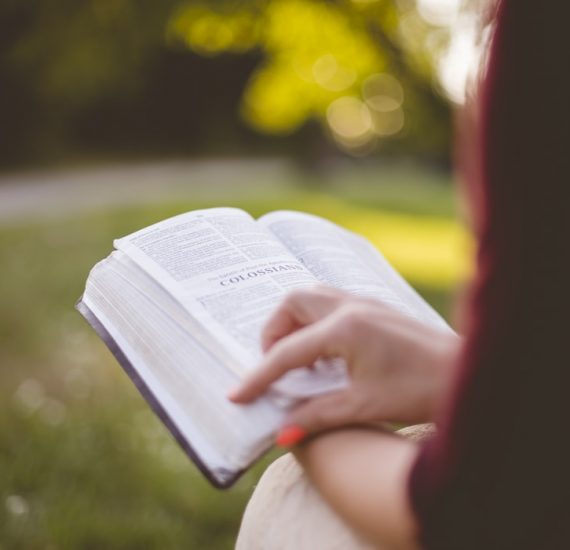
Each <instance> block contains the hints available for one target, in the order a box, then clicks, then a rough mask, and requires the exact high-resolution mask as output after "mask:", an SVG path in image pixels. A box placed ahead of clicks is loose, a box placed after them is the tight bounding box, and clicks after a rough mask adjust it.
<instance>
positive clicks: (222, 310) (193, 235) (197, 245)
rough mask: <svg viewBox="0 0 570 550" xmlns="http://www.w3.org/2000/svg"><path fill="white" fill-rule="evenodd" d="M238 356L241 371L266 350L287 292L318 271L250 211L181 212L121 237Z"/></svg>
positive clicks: (117, 243) (118, 245) (236, 364)
mask: <svg viewBox="0 0 570 550" xmlns="http://www.w3.org/2000/svg"><path fill="white" fill-rule="evenodd" d="M115 248H117V249H118V250H121V251H123V252H124V253H125V254H126V255H127V256H129V257H130V258H131V259H132V260H133V261H134V262H136V263H137V264H138V265H139V266H140V267H141V268H142V269H143V270H144V271H146V272H147V273H149V274H150V275H151V276H152V277H153V278H154V279H155V280H156V281H157V282H158V283H159V284H160V285H162V286H163V287H164V288H165V289H166V290H168V291H169V292H170V293H171V294H172V295H173V296H175V297H176V299H177V300H178V301H179V302H180V303H181V304H182V305H183V306H184V308H185V309H186V310H187V311H188V312H189V313H190V314H191V315H192V316H193V317H194V318H196V319H197V320H198V321H199V322H200V323H201V324H202V325H203V326H204V327H205V328H206V329H207V330H208V332H210V333H211V334H212V335H213V337H214V338H215V339H217V340H218V341H219V344H220V345H221V346H222V347H224V348H225V349H226V350H227V352H228V353H229V354H230V355H232V356H233V357H234V358H235V361H233V362H232V365H229V367H230V368H232V369H233V370H234V372H235V373H236V374H238V375H239V376H243V375H244V374H245V372H246V371H247V370H249V369H251V368H252V367H254V366H255V365H256V363H257V362H258V361H259V359H260V357H261V349H260V333H261V329H262V327H263V325H264V323H265V321H266V320H267V318H268V316H269V315H270V313H271V312H272V311H273V310H274V309H275V307H276V306H277V305H278V304H279V303H280V302H281V300H282V298H283V296H284V294H285V293H286V292H287V291H288V290H290V289H292V288H296V287H300V286H307V285H313V284H315V283H316V279H315V277H314V275H313V274H312V273H311V272H310V271H309V270H308V269H306V267H305V266H304V265H303V264H302V263H301V262H300V261H299V260H298V259H297V258H295V257H294V256H293V255H292V254H291V252H289V250H287V249H286V248H285V247H284V246H283V244H282V243H280V242H279V241H278V240H277V239H275V237H274V236H273V235H272V234H271V233H270V232H269V231H267V230H266V229H265V228H264V227H263V226H261V225H259V224H257V223H256V222H255V220H254V219H253V218H252V217H251V216H250V215H249V214H247V213H246V212H243V211H242V210H238V209H234V208H214V209H209V210H199V211H195V212H189V213H187V214H182V215H180V216H176V217H174V218H170V219H168V220H165V221H163V222H160V223H157V224H155V225H152V226H150V227H147V228H145V229H142V230H141V231H137V232H136V233H133V234H132V235H129V236H127V237H124V238H122V239H118V240H117V241H115Z"/></svg>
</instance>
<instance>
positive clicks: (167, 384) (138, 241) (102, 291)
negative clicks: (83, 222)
mask: <svg viewBox="0 0 570 550" xmlns="http://www.w3.org/2000/svg"><path fill="white" fill-rule="evenodd" d="M114 246H115V249H116V250H115V251H113V252H112V253H111V255H110V256H108V257H107V258H106V259H104V260H103V261H101V262H100V263H98V264H97V265H96V266H95V267H94V268H93V269H92V271H91V273H90V275H89V278H88V280H87V285H86V289H85V292H84V294H83V296H82V298H81V300H80V301H79V302H78V305H77V307H78V309H79V311H80V312H81V313H82V314H83V316H84V317H85V318H86V319H87V320H88V321H89V323H90V324H91V325H92V326H93V328H94V329H95V330H96V331H97V333H98V334H99V336H100V337H101V338H102V339H103V340H104V341H105V343H106V344H107V345H108V347H109V348H110V349H111V351H112V352H113V353H114V354H115V356H116V358H117V359H118V361H119V362H120V363H121V365H122V366H123V368H124V369H125V370H126V371H127V373H128V374H129V376H130V377H131V378H132V380H133V381H134V383H135V384H136V386H137V387H138V389H139V390H140V392H141V393H142V394H143V395H144V397H145V398H146V399H147V400H148V402H149V403H150V405H151V406H152V407H153V409H154V410H155V412H156V413H157V414H158V415H159V416H160V418H161V419H162V420H163V422H164V423H165V424H166V426H167V427H168V428H169V429H170V430H171V432H172V433H173V434H174V436H175V437H176V439H177V440H178V442H179V443H180V445H181V446H182V447H183V449H184V450H185V451H186V452H187V454H188V455H189V456H190V457H191V458H192V460H193V461H194V462H195V463H196V464H197V466H198V467H199V468H200V470H201V471H202V472H203V473H204V474H205V475H206V476H207V478H208V479H209V480H210V481H211V482H212V483H213V484H214V485H215V486H217V487H221V488H223V487H229V486H230V485H231V484H232V483H233V482H234V481H235V480H236V479H237V478H238V477H239V475H240V474H241V473H242V472H243V471H245V470H246V469H247V468H248V467H249V466H250V465H251V464H252V463H253V462H254V461H255V460H256V459H257V458H259V457H260V456H261V455H262V454H263V453H264V452H265V451H267V450H268V449H269V448H270V447H271V445H272V441H273V438H274V436H275V434H276V432H277V431H278V429H279V427H280V425H281V422H282V420H283V418H284V415H285V413H286V410H287V408H288V407H290V406H292V405H293V404H294V403H295V402H298V401H299V400H301V399H305V398H307V397H309V396H312V395H316V394H320V393H324V392H329V391H334V390H335V389H340V388H342V387H343V386H344V385H345V384H346V383H347V378H346V369H345V366H344V364H343V363H342V362H341V361H339V360H337V361H326V362H325V361H320V362H318V364H317V365H315V366H313V368H311V369H299V370H297V371H295V372H291V373H289V374H288V375H287V376H286V377H284V379H282V380H281V381H280V382H278V383H277V384H275V385H274V386H273V388H272V390H271V391H270V392H269V393H268V394H267V395H266V396H264V397H261V398H260V399H258V400H257V401H255V402H254V403H253V404H251V405H246V406H244V405H235V404H233V403H231V402H230V401H229V400H228V399H227V398H226V395H227V393H228V392H229V390H230V389H232V388H233V387H234V386H236V385H237V384H238V382H239V381H240V379H242V378H243V377H244V375H246V374H247V373H248V371H250V369H252V368H255V366H256V365H257V364H258V362H259V360H260V358H261V350H260V332H261V329H262V327H263V325H264V323H265V321H266V320H267V318H268V316H269V315H270V314H271V312H272V311H273V310H274V309H275V307H276V306H277V305H278V304H279V303H280V302H281V300H282V299H283V296H284V295H285V294H286V293H287V292H288V291H290V290H292V289H295V288H302V287H310V286H314V285H315V284H318V283H325V284H328V285H332V286H334V287H337V288H341V289H344V290H346V291H348V292H352V293H354V294H357V295H360V296H367V297H371V298H375V299H378V300H381V301H383V302H384V303H386V304H388V305H390V306H391V307H394V308H396V309H398V310H400V311H402V312H403V313H405V314H408V315H410V316H412V317H415V318H417V319H419V320H421V321H424V322H426V323H430V324H434V325H436V326H440V327H441V328H443V329H444V330H450V329H449V327H448V326H447V324H446V323H445V321H444V320H443V319H442V318H441V317H440V316H439V315H438V314H437V313H436V312H435V311H434V310H433V309H432V308H431V307H430V306H429V305H428V304H427V303H426V302H425V301H424V300H423V299H422V298H421V297H420V296H419V295H418V294H417V293H416V292H415V291H414V290H413V289H412V288H411V287H410V286H409V285H408V283H406V282H405V281H404V279H403V278H402V277H401V276H400V275H399V274H398V273H397V272H396V271H395V270H394V269H393V268H392V267H391V266H390V264H389V263H388V262H387V261H386V260H385V259H384V257H383V256H382V255H381V254H380V253H379V252H378V251H377V250H376V249H375V248H374V247H373V246H372V245H371V244H370V243H369V242H368V241H366V240H365V239H363V238H362V237H359V236H358V235H356V234H354V233H352V232H350V231H347V230H345V229H343V228H341V227H339V226H338V225H335V224H333V223H331V222H329V221H327V220H324V219H322V218H319V217H317V216H313V215H309V214H303V213H300V212H288V211H282V212H272V213H270V214H267V215H265V216H263V217H262V218H260V219H258V220H254V219H253V218H252V217H251V216H250V215H249V214H248V213H246V212H244V211H242V210H239V209H234V208H213V209H209V210H198V211H194V212H188V213H186V214H182V215H180V216H176V217H174V218H170V219H167V220H165V221H162V222H160V223H157V224H155V225H152V226H150V227H147V228H145V229H142V230H140V231H137V232H136V233H133V234H132V235H128V236H126V237H123V238H121V239H118V240H116V241H115V243H114Z"/></svg>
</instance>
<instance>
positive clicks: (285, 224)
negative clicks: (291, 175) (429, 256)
mask: <svg viewBox="0 0 570 550" xmlns="http://www.w3.org/2000/svg"><path fill="white" fill-rule="evenodd" d="M259 223H260V225H262V226H263V227H265V228H267V229H268V230H269V231H271V232H272V233H273V234H274V235H275V236H276V237H277V238H278V239H279V240H280V241H281V242H282V243H283V244H284V245H285V246H286V247H287V248H288V249H289V250H290V251H291V253H292V254H294V255H295V256H296V257H297V258H298V259H299V261H300V262H301V263H302V264H303V265H304V266H305V267H306V268H307V269H308V270H309V271H311V273H313V275H314V276H315V277H316V278H317V279H318V280H319V281H320V282H322V283H325V284H328V285H331V286H334V287H337V288H340V289H343V290H346V291H348V292H350V293H352V294H356V295H358V296H363V297H369V298H374V299H377V300H380V301H382V302H383V303H385V304H387V305H388V306H390V307H392V308H394V309H396V310H398V311H401V312H402V313H404V314H406V315H409V316H411V317H414V318H416V319H418V320H420V321H423V322H426V323H429V324H433V325H436V326H439V327H441V328H445V329H449V327H448V325H447V323H446V322H445V321H444V320H443V319H442V318H441V316H440V315H439V314H438V313H437V312H435V311H434V310H433V308H432V307H431V306H430V305H429V304H427V303H426V302H425V300H424V299H423V298H421V296H419V294H417V292H416V291H415V290H414V289H413V288H412V287H411V286H410V285H409V284H408V283H407V282H406V281H405V280H404V279H403V278H402V277H401V276H400V275H399V274H398V272H397V271H396V270H395V269H394V268H393V267H392V266H391V265H390V263H389V262H388V261H387V260H386V259H385V258H384V257H383V256H382V254H380V252H379V251H378V250H376V248H374V247H373V246H372V245H371V244H370V243H369V242H368V241H367V240H366V239H364V238H363V237H360V236H359V235H356V234H355V233H353V232H351V231H348V230H346V229H344V228H342V227H340V226H338V225H336V224H334V223H332V222H330V221H328V220H325V219H323V218H320V217H318V216H314V215H311V214H304V213H301V212H291V211H279V212H272V213H271V214H267V215H265V216H263V217H262V218H260V220H259Z"/></svg>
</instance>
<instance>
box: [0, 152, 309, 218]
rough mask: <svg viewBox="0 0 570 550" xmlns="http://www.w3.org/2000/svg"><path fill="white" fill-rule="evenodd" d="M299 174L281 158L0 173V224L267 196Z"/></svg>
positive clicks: (174, 162) (291, 182)
mask: <svg viewBox="0 0 570 550" xmlns="http://www.w3.org/2000/svg"><path fill="white" fill-rule="evenodd" d="M296 178H298V174H297V176H295V170H294V166H293V165H292V164H291V163H290V162H288V161H286V160H282V159H263V160H260V159H246V160H227V159H225V160H223V159H222V160H220V159H216V160H203V161H187V160H183V161H162V162H151V163H139V164H121V165H109V166H104V167H95V168H83V169H68V170H58V171H41V172H40V171H38V172H27V173H16V174H13V175H10V174H6V175H0V224H3V225H6V224H12V223H17V222H19V221H29V220H32V219H38V218H46V217H57V216H60V215H62V214H66V213H74V212H78V211H84V210H96V209H99V208H103V207H107V206H111V205H113V206H125V205H132V204H141V203H151V202H153V201H157V200H161V201H165V200H166V201H170V200H172V201H176V200H206V199H214V200H217V199H219V200H220V203H223V202H224V199H225V200H231V199H235V198H239V197H252V196H255V197H259V198H263V197H267V196H271V195H273V194H275V193H277V192H280V191H284V190H286V189H290V188H291V187H292V185H294V182H295V180H296Z"/></svg>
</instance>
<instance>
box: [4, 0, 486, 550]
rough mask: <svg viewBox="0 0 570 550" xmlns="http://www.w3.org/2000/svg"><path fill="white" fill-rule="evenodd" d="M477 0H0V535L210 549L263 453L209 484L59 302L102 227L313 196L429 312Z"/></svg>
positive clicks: (445, 301) (237, 508) (438, 300)
mask: <svg viewBox="0 0 570 550" xmlns="http://www.w3.org/2000/svg"><path fill="white" fill-rule="evenodd" d="M483 3H484V2H483V1H482V0H481V1H480V2H478V1H476V0H470V1H465V0H397V1H396V0H394V1H388V0H352V1H351V0H337V1H320V0H264V1H262V0H258V1H256V0H251V1H239V0H227V1H222V0H219V1H217V2H215V3H214V2H205V1H202V2H200V1H191V0H189V1H186V2H185V1H183V0H163V1H161V2H150V1H149V2H136V1H135V0H89V1H87V0H86V1H83V2H71V1H69V0H52V1H51V2H49V3H46V2H39V1H34V0H30V1H28V2H21V1H18V0H4V1H3V2H2V3H1V4H0V261H1V264H0V266H1V269H0V549H1V550H4V549H8V548H9V549H12V548H25V549H28V548H29V549H34V548H42V549H44V548H50V549H56V548H82V549H83V548H160V549H164V548H214V549H217V548H231V547H232V544H233V540H234V538H235V535H236V532H237V528H238V525H239V521H240V515H241V512H242V511H243V507H244V505H245V503H246V501H247V498H248V496H249V495H250V494H251V491H252V488H253V486H254V484H255V482H256V480H257V478H258V477H259V475H260V473H261V472H262V470H263V467H264V466H265V465H266V464H267V460H266V461H265V462H264V463H263V464H261V465H259V466H258V467H257V468H256V469H255V470H254V471H252V472H250V473H248V474H247V475H246V476H245V477H244V478H243V479H242V480H241V481H240V482H239V483H238V485H237V486H236V487H235V488H234V489H232V490H231V491H230V492H228V493H220V492H217V491H215V490H213V489H211V488H210V487H209V486H208V485H207V483H206V482H205V481H204V480H203V479H202V478H201V476H200V475H199V474H198V473H197V472H196V470H195V469H194V467H193V466H192V465H191V463H190V462H189V461H188V459H187V458H186V456H185V455H184V454H183V453H182V451H180V450H179V449H178V447H177V446H176V444H175V443H174V442H173V440H172V438H171V437H170V435H169V434H168V432H167V431H166V430H165V428H164V427H163V426H162V424H160V422H159V421H157V420H156V419H155V418H154V417H153V415H152V413H151V412H150V410H149V409H148V407H147V406H146V404H145V403H144V401H143V400H142V398H141V397H140V396H139V395H138V394H137V392H136V390H135V389H134V388H133V387H132V385H131V384H130V382H129V381H128V380H127V378H126V376H125V375H124V374H123V373H122V371H121V370H120V368H119V367H118V366H117V365H116V363H115V362H114V360H113V359H112V358H111V356H110V354H109V353H108V352H107V350H106V349H105V348H104V346H103V345H102V344H101V343H100V342H99V341H98V339H97V338H96V337H95V336H94V335H93V334H92V332H91V331H90V329H89V328H88V327H87V326H86V324H85V323H84V322H83V320H82V319H81V318H80V317H79V315H78V314H77V313H76V312H75V311H74V309H73V305H74V302H75V300H76V299H77V298H78V297H79V295H80V293H81V291H82V287H83V284H84V282H85V279H86V276H87V273H88V271H89V268H90V267H91V266H92V265H93V264H94V263H95V262H96V261H97V260H99V259H101V258H102V257H104V256H105V255H107V254H108V253H109V252H110V250H111V246H112V240H113V238H115V237H118V236H121V235H124V234H126V233H129V232H131V231H133V230H135V229H137V228H140V227H143V226H145V225H148V224H150V223H152V222H155V221H158V220H160V219H162V218H165V217H167V216H170V215H174V214H177V213H180V212H184V211H186V210H190V209H194V208H201V207H208V206H220V205H235V206H239V207H242V208H245V209H247V210H248V211H250V212H251V213H252V214H254V215H256V216H257V215H260V214H262V213H264V212H267V211H269V210H274V209H279V208H293V209H301V210H305V211H309V212H314V213H316V214H319V215H323V216H326V217H328V218H330V219H332V220H334V221H336V222H338V223H341V224H343V225H344V226H346V227H348V228H350V229H353V230H355V231H357V232H359V233H361V234H363V235H364V236H366V237H367V238H369V239H370V240H371V241H372V242H373V243H374V244H375V245H377V246H378V247H379V248H380V249H381V250H382V251H383V252H384V253H385V255H386V256H387V257H388V258H389V259H390V260H391V261H392V262H393V263H394V264H395V266H396V267H397V268H398V269H399V270H400V271H401V272H402V273H403V274H404V275H405V276H406V277H407V278H408V279H409V280H410V282H411V283H412V284H414V285H415V286H416V288H418V290H419V291H420V292H421V293H422V294H423V295H424V296H425V297H426V298H427V299H428V300H429V301H430V302H431V303H432V304H433V305H434V306H435V307H436V308H438V309H439V310H440V311H441V312H442V313H443V314H444V315H445V316H447V317H448V318H450V317H451V310H452V308H451V304H452V301H453V296H454V294H455V293H456V290H457V288H458V287H460V286H461V285H462V284H463V283H464V281H466V280H467V279H468V277H469V273H470V269H471V260H470V254H471V248H472V244H471V239H470V236H469V234H468V230H467V229H466V228H465V227H464V224H463V223H462V222H461V220H460V219H459V218H458V215H457V210H458V208H457V207H456V203H457V202H458V201H457V198H456V196H455V193H454V188H453V185H452V180H453V176H452V171H451V166H452V125H453V124H452V118H453V111H454V110H455V109H456V108H457V107H458V106H460V105H461V104H462V103H464V102H465V99H466V97H467V95H468V94H467V90H469V86H468V83H469V82H470V81H472V80H473V79H474V77H475V68H476V67H477V65H478V59H479V58H480V54H481V48H482V46H481V44H482V43H484V40H481V38H483V39H484V38H485V31H484V29H481V25H480V21H479V17H478V9H479V7H480V4H483Z"/></svg>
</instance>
